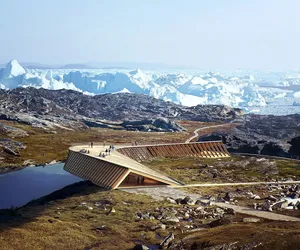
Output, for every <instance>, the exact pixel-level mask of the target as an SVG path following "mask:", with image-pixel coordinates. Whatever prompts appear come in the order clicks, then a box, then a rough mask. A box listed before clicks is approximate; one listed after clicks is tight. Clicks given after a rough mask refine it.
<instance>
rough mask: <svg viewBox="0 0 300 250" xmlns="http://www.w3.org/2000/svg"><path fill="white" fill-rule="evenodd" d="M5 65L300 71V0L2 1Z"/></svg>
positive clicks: (0, 44) (0, 59) (0, 20)
mask: <svg viewBox="0 0 300 250" xmlns="http://www.w3.org/2000/svg"><path fill="white" fill-rule="evenodd" d="M0 5H1V15H0V47H1V53H0V63H5V62H7V61H9V60H10V59H12V58H15V59H17V60H18V61H21V62H39V63H44V64H66V63H83V62H151V63H163V64H169V65H185V66H194V67H198V68H212V69H213V68H219V69H237V68H255V69H274V70H275V69H297V68H299V66H300V49H299V47H300V15H299V13H300V1H299V0H284V1H283V0H184V1H183V0H144V1H143V0H52V1H50V0H0Z"/></svg>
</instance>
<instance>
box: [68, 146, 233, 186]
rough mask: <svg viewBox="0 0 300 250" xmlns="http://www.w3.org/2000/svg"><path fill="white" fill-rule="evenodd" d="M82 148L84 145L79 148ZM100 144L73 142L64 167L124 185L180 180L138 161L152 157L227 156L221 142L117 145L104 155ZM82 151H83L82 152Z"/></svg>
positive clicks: (92, 178)
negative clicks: (78, 144)
mask: <svg viewBox="0 0 300 250" xmlns="http://www.w3.org/2000/svg"><path fill="white" fill-rule="evenodd" d="M82 149H85V150H83V151H82ZM105 149H106V148H105V147H104V146H96V147H93V148H90V147H88V146H74V147H71V148H70V149H69V155H68V159H67V162H66V164H65V166H64V169H65V170H66V171H68V172H70V173H72V174H74V175H76V176H78V177H80V178H82V179H85V180H89V181H91V182H93V183H94V184H96V185H98V186H101V187H104V188H107V189H115V188H118V187H120V186H121V187H128V186H152V185H172V186H179V185H182V184H181V183H180V182H178V181H176V180H174V179H172V178H170V177H167V176H165V175H163V174H162V173H159V172H157V171H154V170H152V169H150V168H148V167H146V166H145V165H143V164H141V163H140V162H142V161H145V160H148V159H151V158H153V157H180V156H192V157H200V158H221V157H229V153H228V151H227V149H226V148H225V146H224V144H223V143H222V142H218V141H216V142H196V143H177V144H162V145H144V146H132V147H128V146H127V147H126V146H119V147H116V151H113V152H112V153H111V154H109V155H107V156H106V157H103V156H101V154H102V152H103V150H105ZM83 152H85V153H83Z"/></svg>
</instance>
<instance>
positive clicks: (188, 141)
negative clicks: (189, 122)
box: [185, 124, 228, 143]
mask: <svg viewBox="0 0 300 250" xmlns="http://www.w3.org/2000/svg"><path fill="white" fill-rule="evenodd" d="M227 125H228V124H221V125H214V126H207V127H202V128H197V129H196V130H195V131H194V135H193V136H192V137H190V138H189V139H187V140H186V141H185V143H190V142H191V141H192V140H193V139H195V138H197V137H198V136H199V134H198V131H200V130H204V129H208V128H217V127H223V126H227Z"/></svg>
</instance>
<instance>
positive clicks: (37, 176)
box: [0, 163, 82, 209]
mask: <svg viewBox="0 0 300 250" xmlns="http://www.w3.org/2000/svg"><path fill="white" fill-rule="evenodd" d="M63 167H64V163H59V164H54V165H49V166H45V167H42V166H40V167H27V168H25V169H22V170H20V171H15V172H9V173H7V174H3V175H0V209H3V208H10V207H11V206H14V207H19V206H23V205H25V204H26V203H28V202H29V201H31V200H33V199H37V198H40V197H42V196H45V195H48V194H50V193H52V192H54V191H56V190H59V189H61V188H63V187H65V186H67V185H70V184H73V183H75V182H79V181H82V179H81V178H79V177H76V176H74V175H72V174H70V173H68V172H66V171H65V170H64V169H63Z"/></svg>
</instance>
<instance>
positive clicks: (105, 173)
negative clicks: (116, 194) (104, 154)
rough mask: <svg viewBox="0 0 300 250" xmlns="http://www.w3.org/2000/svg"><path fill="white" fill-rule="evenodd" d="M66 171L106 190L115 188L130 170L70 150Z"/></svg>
mask: <svg viewBox="0 0 300 250" xmlns="http://www.w3.org/2000/svg"><path fill="white" fill-rule="evenodd" d="M64 169H65V170H66V171H68V172H69V173H71V174H74V175H76V176H78V177H80V178H82V179H85V180H89V181H91V182H93V183H94V184H96V185H98V186H101V187H104V188H108V189H111V188H114V184H115V183H116V182H117V181H118V180H120V179H122V176H124V175H125V174H126V173H127V171H128V169H127V168H124V167H121V166H119V165H116V164H113V163H110V162H105V161H99V160H98V159H96V158H94V157H90V156H88V155H84V154H82V153H79V152H74V151H71V150H69V156H68V160H67V162H66V164H65V166H64Z"/></svg>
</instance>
